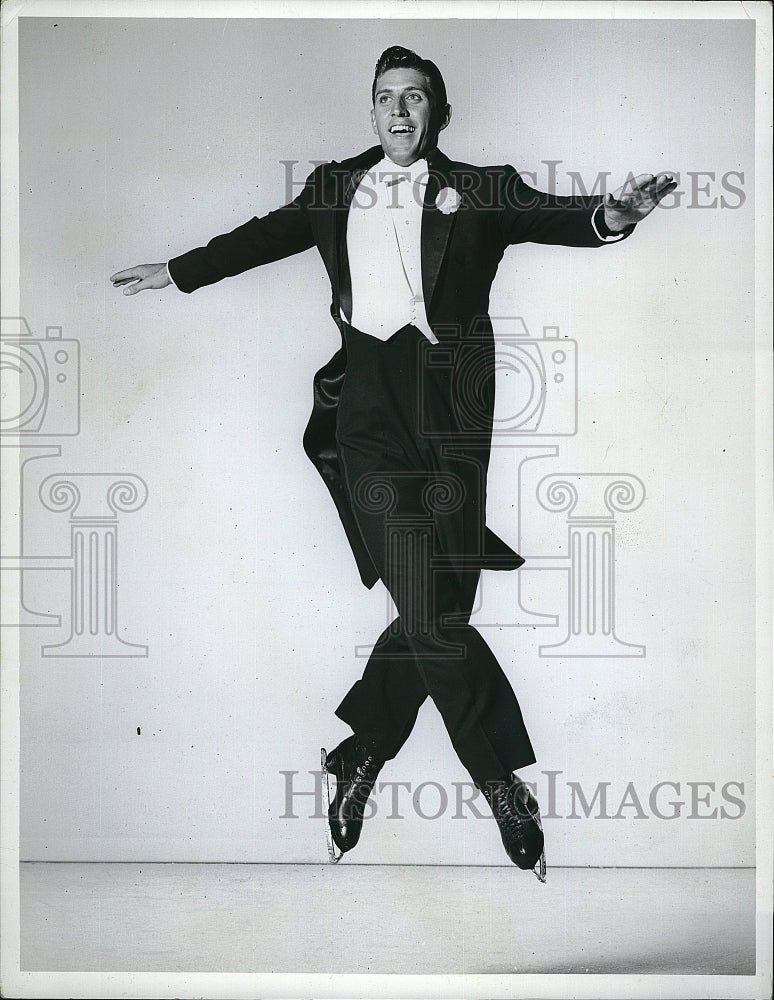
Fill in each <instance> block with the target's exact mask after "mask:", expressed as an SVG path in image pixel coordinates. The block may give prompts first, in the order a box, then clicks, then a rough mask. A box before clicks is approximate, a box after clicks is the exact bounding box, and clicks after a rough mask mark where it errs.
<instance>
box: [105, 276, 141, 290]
mask: <svg viewBox="0 0 774 1000" xmlns="http://www.w3.org/2000/svg"><path fill="white" fill-rule="evenodd" d="M110 280H111V281H112V282H113V285H114V287H116V288H117V287H118V286H119V285H125V284H126V283H127V282H128V281H137V275H133V276H132V277H131V278H111V279H110Z"/></svg>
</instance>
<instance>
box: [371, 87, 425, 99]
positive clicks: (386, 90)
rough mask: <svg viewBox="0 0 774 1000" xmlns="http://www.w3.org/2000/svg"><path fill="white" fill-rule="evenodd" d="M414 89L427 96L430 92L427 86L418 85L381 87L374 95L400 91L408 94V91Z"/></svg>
mask: <svg viewBox="0 0 774 1000" xmlns="http://www.w3.org/2000/svg"><path fill="white" fill-rule="evenodd" d="M412 90H416V91H418V92H419V93H420V94H424V95H425V96H427V95H428V94H429V93H430V91H429V90H428V89H427V88H426V87H419V86H417V87H380V88H379V89H378V90H377V91H376V94H374V97H378V96H379V94H397V93H399V92H400V93H404V94H407V93H409V92H410V91H412Z"/></svg>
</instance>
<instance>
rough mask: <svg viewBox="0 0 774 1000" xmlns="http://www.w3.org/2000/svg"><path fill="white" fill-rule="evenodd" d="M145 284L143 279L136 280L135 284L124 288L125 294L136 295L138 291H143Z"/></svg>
mask: <svg viewBox="0 0 774 1000" xmlns="http://www.w3.org/2000/svg"><path fill="white" fill-rule="evenodd" d="M143 288H145V285H144V284H143V283H142V281H135V282H134V284H131V285H127V286H126V288H125V289H124V295H134V294H135V293H136V292H140V291H142V289H143Z"/></svg>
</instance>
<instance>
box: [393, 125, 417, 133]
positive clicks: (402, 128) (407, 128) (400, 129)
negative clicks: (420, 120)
mask: <svg viewBox="0 0 774 1000" xmlns="http://www.w3.org/2000/svg"><path fill="white" fill-rule="evenodd" d="M414 131H415V129H414V126H413V125H393V126H392V128H391V129H390V133H391V134H392V135H411V134H412V132H414Z"/></svg>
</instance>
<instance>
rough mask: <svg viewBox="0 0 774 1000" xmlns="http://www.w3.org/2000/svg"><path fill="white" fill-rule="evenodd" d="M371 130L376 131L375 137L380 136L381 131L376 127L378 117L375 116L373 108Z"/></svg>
mask: <svg viewBox="0 0 774 1000" xmlns="http://www.w3.org/2000/svg"><path fill="white" fill-rule="evenodd" d="M371 128H372V129H373V130H374V134H375V135H378V134H379V130H378V129H377V127H376V115H375V114H374V109H373V108H371Z"/></svg>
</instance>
